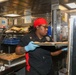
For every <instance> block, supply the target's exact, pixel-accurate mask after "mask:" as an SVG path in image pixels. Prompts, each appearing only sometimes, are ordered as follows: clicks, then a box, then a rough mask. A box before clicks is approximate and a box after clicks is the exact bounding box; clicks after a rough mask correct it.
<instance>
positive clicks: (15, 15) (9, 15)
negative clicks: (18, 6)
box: [4, 14, 20, 17]
mask: <svg viewBox="0 0 76 75" xmlns="http://www.w3.org/2000/svg"><path fill="white" fill-rule="evenodd" d="M4 16H8V17H17V16H20V15H18V14H6V15H4Z"/></svg>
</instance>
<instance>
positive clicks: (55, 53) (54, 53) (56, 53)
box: [51, 48, 68, 56]
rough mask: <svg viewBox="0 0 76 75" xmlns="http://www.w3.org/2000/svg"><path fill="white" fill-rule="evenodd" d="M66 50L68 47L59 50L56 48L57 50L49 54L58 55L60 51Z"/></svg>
mask: <svg viewBox="0 0 76 75" xmlns="http://www.w3.org/2000/svg"><path fill="white" fill-rule="evenodd" d="M67 50H68V48H63V49H61V50H58V51H55V52H51V55H52V56H57V55H59V54H60V53H62V52H63V51H67Z"/></svg>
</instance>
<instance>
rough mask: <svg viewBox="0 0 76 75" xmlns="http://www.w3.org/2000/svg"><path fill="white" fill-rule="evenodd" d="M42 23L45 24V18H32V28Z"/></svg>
mask: <svg viewBox="0 0 76 75" xmlns="http://www.w3.org/2000/svg"><path fill="white" fill-rule="evenodd" d="M42 24H47V21H46V19H44V18H37V19H35V20H34V23H33V25H34V28H35V27H37V26H39V25H42Z"/></svg>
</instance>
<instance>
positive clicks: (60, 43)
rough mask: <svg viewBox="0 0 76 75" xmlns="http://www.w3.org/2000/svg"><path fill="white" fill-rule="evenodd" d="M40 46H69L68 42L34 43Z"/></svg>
mask: <svg viewBox="0 0 76 75" xmlns="http://www.w3.org/2000/svg"><path fill="white" fill-rule="evenodd" d="M34 44H36V45H39V46H68V42H34Z"/></svg>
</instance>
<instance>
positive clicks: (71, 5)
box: [66, 3, 76, 8]
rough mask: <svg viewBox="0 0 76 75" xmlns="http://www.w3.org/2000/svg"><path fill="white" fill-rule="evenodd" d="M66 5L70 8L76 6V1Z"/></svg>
mask: <svg viewBox="0 0 76 75" xmlns="http://www.w3.org/2000/svg"><path fill="white" fill-rule="evenodd" d="M66 5H67V6H68V7H70V8H76V3H68V4H66Z"/></svg>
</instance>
